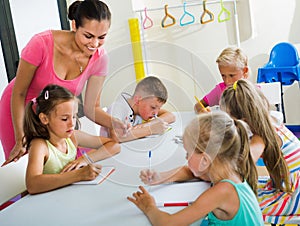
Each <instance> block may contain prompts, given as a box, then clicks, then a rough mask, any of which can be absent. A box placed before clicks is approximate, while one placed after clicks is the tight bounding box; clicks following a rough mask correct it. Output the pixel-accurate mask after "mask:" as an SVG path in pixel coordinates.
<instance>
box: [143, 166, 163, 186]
mask: <svg viewBox="0 0 300 226" xmlns="http://www.w3.org/2000/svg"><path fill="white" fill-rule="evenodd" d="M140 179H141V181H142V182H143V183H144V184H147V185H156V184H160V180H161V177H160V173H158V172H156V171H152V170H149V169H145V170H142V171H141V172H140Z"/></svg>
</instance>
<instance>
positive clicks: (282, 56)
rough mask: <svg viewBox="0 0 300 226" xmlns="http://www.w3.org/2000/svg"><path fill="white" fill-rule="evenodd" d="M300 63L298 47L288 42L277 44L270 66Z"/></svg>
mask: <svg viewBox="0 0 300 226" xmlns="http://www.w3.org/2000/svg"><path fill="white" fill-rule="evenodd" d="M298 63H299V56H298V51H297V49H296V48H295V47H294V46H293V45H292V44H291V43H288V42H281V43H278V44H276V45H275V46H274V47H273V48H272V50H271V54H270V58H269V62H268V64H267V65H268V67H286V66H295V65H297V64H298Z"/></svg>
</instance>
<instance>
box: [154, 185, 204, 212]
mask: <svg viewBox="0 0 300 226" xmlns="http://www.w3.org/2000/svg"><path fill="white" fill-rule="evenodd" d="M209 187H210V183H207V182H200V181H197V182H183V183H170V184H162V185H156V186H151V187H149V188H148V191H149V192H150V194H151V195H152V196H153V197H154V199H155V202H156V205H157V206H158V207H167V206H187V205H189V204H191V203H192V202H194V201H195V200H196V199H197V198H198V196H200V195H201V194H202V193H203V192H204V191H205V190H207V189H208V188H209Z"/></svg>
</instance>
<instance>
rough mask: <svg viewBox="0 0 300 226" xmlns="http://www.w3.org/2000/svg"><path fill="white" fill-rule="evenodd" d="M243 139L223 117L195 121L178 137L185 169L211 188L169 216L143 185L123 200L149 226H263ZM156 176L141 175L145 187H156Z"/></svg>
mask: <svg viewBox="0 0 300 226" xmlns="http://www.w3.org/2000/svg"><path fill="white" fill-rule="evenodd" d="M248 139H249V138H248V133H247V130H246V128H245V127H244V125H243V123H242V122H241V121H236V120H233V119H232V118H230V117H229V115H227V114H226V113H225V112H212V113H207V114H202V115H200V116H198V117H196V118H195V119H193V120H192V121H191V122H190V123H189V125H188V126H187V127H186V129H185V131H184V134H183V144H184V148H185V151H186V159H187V160H188V168H189V170H190V172H191V173H192V175H193V176H194V177H198V178H202V177H204V178H208V179H209V180H210V181H211V182H212V184H213V186H212V187H211V188H209V189H208V190H206V191H205V192H204V193H202V194H201V195H200V196H199V197H198V198H197V199H196V200H195V201H194V202H193V203H192V204H191V205H190V206H188V207H186V208H185V209H183V210H181V211H179V212H177V213H174V214H168V213H166V212H163V211H161V210H159V209H158V208H157V207H156V205H155V200H154V198H153V197H152V196H151V195H150V194H149V193H148V191H147V190H146V189H145V188H144V187H143V186H140V187H139V188H140V191H137V192H135V193H133V197H128V200H129V201H131V202H133V203H134V204H135V205H136V206H137V207H138V208H140V209H141V210H142V211H143V212H144V214H146V215H147V217H148V218H149V220H150V221H151V224H152V225H190V224H191V223H193V222H196V221H198V220H199V219H201V218H204V217H205V216H206V215H207V214H208V221H209V224H211V225H221V224H222V225H244V226H253V225H264V224H263V221H262V215H261V211H260V209H259V205H258V202H257V199H256V196H255V193H256V182H257V172H256V168H255V164H254V162H253V160H252V158H251V154H250V150H249V142H248ZM156 176H157V174H154V173H152V172H149V171H148V172H147V173H145V172H144V173H143V172H142V174H141V178H142V180H143V181H144V182H145V183H150V182H151V183H152V181H154V182H157V180H159V179H158V178H157V177H156ZM186 179H190V178H189V177H187V178H186ZM187 192H188V191H187Z"/></svg>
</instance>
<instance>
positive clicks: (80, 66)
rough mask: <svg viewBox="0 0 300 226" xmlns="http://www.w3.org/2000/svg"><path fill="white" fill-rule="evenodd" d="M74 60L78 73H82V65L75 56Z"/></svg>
mask: <svg viewBox="0 0 300 226" xmlns="http://www.w3.org/2000/svg"><path fill="white" fill-rule="evenodd" d="M75 60H76V62H77V64H78V66H79V71H80V73H82V72H83V67H82V65H81V64H80V63H79V61H78V58H77V57H75Z"/></svg>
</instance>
